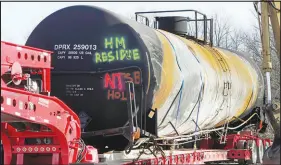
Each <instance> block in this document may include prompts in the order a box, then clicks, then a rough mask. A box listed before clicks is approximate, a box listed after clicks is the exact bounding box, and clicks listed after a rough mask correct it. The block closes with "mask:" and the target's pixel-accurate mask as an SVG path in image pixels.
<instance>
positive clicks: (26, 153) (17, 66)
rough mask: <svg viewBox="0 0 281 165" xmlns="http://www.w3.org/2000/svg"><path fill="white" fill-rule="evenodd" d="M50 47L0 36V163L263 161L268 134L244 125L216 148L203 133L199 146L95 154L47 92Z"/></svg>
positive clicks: (63, 106)
mask: <svg viewBox="0 0 281 165" xmlns="http://www.w3.org/2000/svg"><path fill="white" fill-rule="evenodd" d="M51 53H52V52H49V51H46V50H41V49H36V48H31V47H26V46H20V45H16V44H11V43H7V42H1V77H2V78H1V140H2V145H3V151H4V159H3V162H2V163H3V164H7V165H8V164H17V165H22V164H40V163H42V162H44V163H46V164H53V165H55V164H79V163H89V164H124V165H125V164H204V163H211V162H216V163H218V162H240V163H241V162H242V163H243V162H245V161H246V162H247V163H256V162H258V163H261V162H262V156H263V153H264V150H265V149H266V148H268V147H269V146H270V145H271V144H272V142H271V140H270V139H261V138H259V137H258V136H257V135H255V134H253V132H251V131H242V132H240V133H238V134H227V133H226V134H225V135H223V136H221V137H222V139H221V140H220V142H221V143H220V144H219V145H220V148H219V147H218V146H216V144H215V140H214V139H212V138H211V137H208V136H206V137H205V138H203V139H201V140H198V141H197V142H198V146H199V147H196V146H195V147H191V148H189V149H186V148H182V146H181V148H174V149H168V150H164V149H159V148H158V149H157V150H155V148H154V149H150V148H149V147H148V148H144V149H140V148H137V149H132V150H131V151H130V152H129V153H128V152H125V151H120V152H109V153H104V154H98V152H97V149H95V148H94V147H92V146H87V145H85V143H84V142H83V140H82V139H81V128H80V120H79V118H78V116H77V114H75V113H74V112H73V111H72V110H71V109H70V108H69V107H68V106H67V105H66V104H64V103H63V102H62V101H61V100H59V99H58V98H56V97H53V96H50V94H49V93H50V90H51V89H50V82H51V80H50V70H51V69H52V68H51ZM30 75H37V76H39V77H40V80H41V87H42V88H41V91H39V92H38V91H37V90H36V86H33V85H34V81H33V80H32V79H31V78H30V77H31V76H30ZM23 82H24V85H22V83H23ZM34 140H35V141H34ZM150 147H151V146H150ZM152 147H153V146H152ZM154 147H155V146H154ZM214 148H218V149H214Z"/></svg>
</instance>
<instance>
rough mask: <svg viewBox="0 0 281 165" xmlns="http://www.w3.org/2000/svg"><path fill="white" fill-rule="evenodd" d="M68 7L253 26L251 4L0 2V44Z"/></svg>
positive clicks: (23, 34) (21, 35)
mask: <svg viewBox="0 0 281 165" xmlns="http://www.w3.org/2000/svg"><path fill="white" fill-rule="evenodd" d="M72 5H92V6H99V7H102V8H105V9H108V10H111V11H113V12H115V13H118V14H121V15H124V16H127V17H129V16H132V15H133V14H134V12H136V11H148V10H173V9H195V10H198V11H200V12H203V13H205V14H206V15H207V16H209V17H210V16H211V15H213V14H214V13H218V15H219V16H220V17H223V18H227V19H228V21H230V23H231V24H232V25H233V26H234V27H235V28H241V29H242V30H250V29H251V26H252V25H253V24H255V23H256V22H255V21H256V20H254V15H253V11H254V7H253V2H1V40H2V41H8V42H13V43H17V44H25V41H26V39H27V38H28V36H29V35H30V33H31V32H32V30H33V29H34V28H35V26H36V25H37V24H38V23H39V22H40V21H41V20H42V19H44V18H45V17H46V16H48V15H49V14H51V13H53V12H55V11H57V10H59V9H61V8H64V7H67V6H72Z"/></svg>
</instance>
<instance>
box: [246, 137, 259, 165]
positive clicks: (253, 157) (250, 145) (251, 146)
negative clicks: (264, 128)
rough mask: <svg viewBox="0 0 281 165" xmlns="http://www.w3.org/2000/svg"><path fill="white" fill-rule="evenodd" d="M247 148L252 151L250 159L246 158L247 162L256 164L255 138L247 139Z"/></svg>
mask: <svg viewBox="0 0 281 165" xmlns="http://www.w3.org/2000/svg"><path fill="white" fill-rule="evenodd" d="M247 148H248V149H250V150H251V151H252V155H251V159H250V160H247V161H246V162H247V164H257V159H258V147H257V144H256V141H255V140H248V143H247Z"/></svg>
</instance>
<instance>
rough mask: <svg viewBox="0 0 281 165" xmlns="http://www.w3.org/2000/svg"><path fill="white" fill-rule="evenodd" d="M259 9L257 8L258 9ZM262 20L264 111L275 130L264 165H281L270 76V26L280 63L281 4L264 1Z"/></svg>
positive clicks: (278, 133) (265, 155)
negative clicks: (265, 95)
mask: <svg viewBox="0 0 281 165" xmlns="http://www.w3.org/2000/svg"><path fill="white" fill-rule="evenodd" d="M256 9H257V8H256ZM260 15H261V19H260V20H259V21H260V24H261V25H260V28H261V29H260V32H261V41H262V56H263V71H264V73H265V77H266V88H267V90H266V91H267V102H266V103H265V106H264V110H265V114H266V116H267V118H268V120H269V123H270V124H271V126H272V128H273V130H274V141H273V145H272V146H271V147H269V148H268V149H267V150H266V151H265V154H264V157H263V164H280V125H279V124H278V122H277V120H276V118H275V117H274V114H273V110H274V106H273V104H272V99H271V97H272V96H271V83H270V74H271V71H272V63H271V50H270V44H272V43H270V33H269V30H270V24H271V27H272V31H273V35H274V40H275V48H276V50H277V53H278V58H279V61H280V2H277V1H271V0H263V1H262V2H261V13H260Z"/></svg>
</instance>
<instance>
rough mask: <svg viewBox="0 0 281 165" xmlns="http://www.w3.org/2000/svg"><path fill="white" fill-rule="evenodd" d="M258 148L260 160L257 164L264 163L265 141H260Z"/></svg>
mask: <svg viewBox="0 0 281 165" xmlns="http://www.w3.org/2000/svg"><path fill="white" fill-rule="evenodd" d="M257 148H258V159H257V163H261V164H262V163H263V154H264V151H265V150H264V145H263V141H262V140H261V139H259V146H258V147H257Z"/></svg>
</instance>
